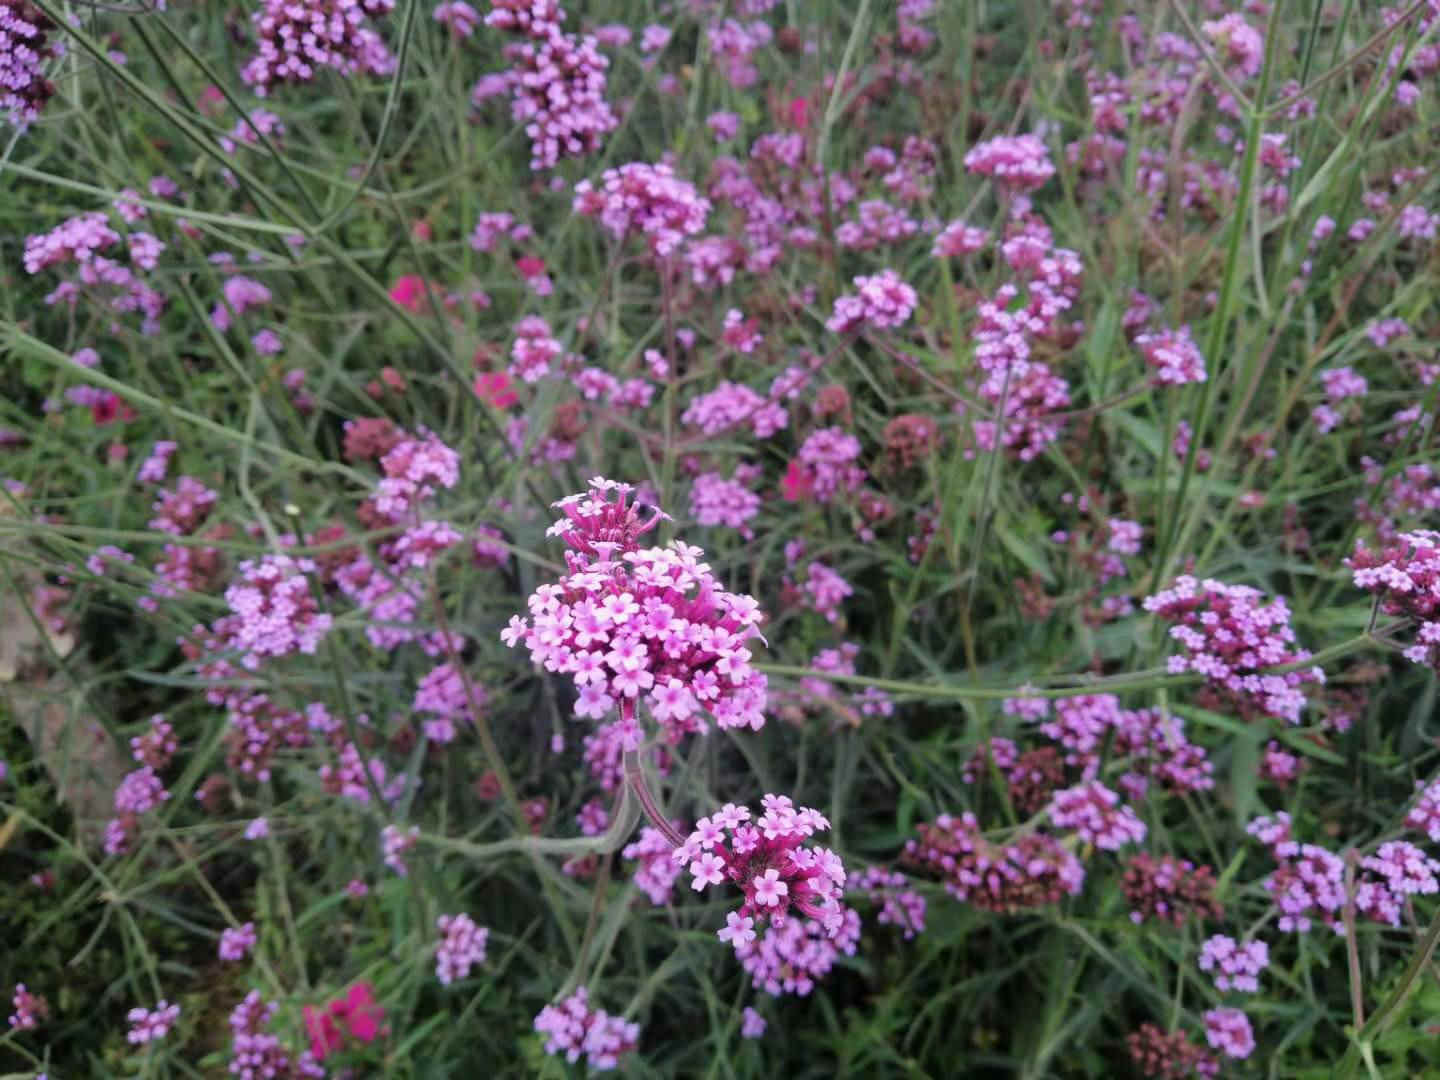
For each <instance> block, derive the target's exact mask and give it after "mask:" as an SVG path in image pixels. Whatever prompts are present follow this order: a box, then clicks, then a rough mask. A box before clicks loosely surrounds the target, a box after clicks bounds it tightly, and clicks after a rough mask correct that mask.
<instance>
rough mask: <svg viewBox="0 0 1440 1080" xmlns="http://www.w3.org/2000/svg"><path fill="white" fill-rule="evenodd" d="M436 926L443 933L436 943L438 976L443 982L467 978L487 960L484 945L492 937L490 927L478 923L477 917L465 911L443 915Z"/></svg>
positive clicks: (444, 983) (445, 984)
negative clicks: (477, 966) (475, 918)
mask: <svg viewBox="0 0 1440 1080" xmlns="http://www.w3.org/2000/svg"><path fill="white" fill-rule="evenodd" d="M435 926H436V928H437V929H438V930H439V931H440V933H441V935H442V937H441V939H440V943H439V944H438V945H437V946H436V947H435V977H436V978H437V979H439V980H440V983H441V985H442V986H449V985H450V984H451V983H452V982H454V981H455V980H456V979H463V978H465V977H466V976H467V975H469V974H470V969H471V968H472V967H474V966H475V965H476V964H483V963H485V948H486V945H487V944H488V942H489V940H490V931H489V930H488V929H487V928H485V927H483V926H476V925H475V920H474V919H472V918H470V916H469V915H466V914H464V913H463V912H462V913H461V914H459V915H441V916H440V917H439V918H438V919H437V920H435Z"/></svg>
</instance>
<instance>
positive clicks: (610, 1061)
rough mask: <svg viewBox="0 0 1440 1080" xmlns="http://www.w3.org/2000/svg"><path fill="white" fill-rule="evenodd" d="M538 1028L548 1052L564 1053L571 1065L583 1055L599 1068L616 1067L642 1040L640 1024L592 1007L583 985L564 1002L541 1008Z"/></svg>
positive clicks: (536, 1022)
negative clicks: (621, 1056) (623, 1056)
mask: <svg viewBox="0 0 1440 1080" xmlns="http://www.w3.org/2000/svg"><path fill="white" fill-rule="evenodd" d="M535 1030H536V1031H537V1032H539V1033H540V1034H541V1035H544V1036H545V1052H546V1053H547V1054H564V1055H565V1060H566V1061H568V1062H570V1063H571V1064H572V1065H573V1064H574V1063H575V1062H577V1061H579V1060H580V1058H581V1057H582V1056H583V1057H585V1059H586V1062H587V1064H588V1065H589V1066H590V1068H592V1069H596V1070H608V1069H613V1068H615V1066H616V1065H618V1064H619V1063H620V1055H621V1054H626V1053H629V1052H630V1051H632V1050H634V1049H635V1047H636V1046H637V1045H638V1044H639V1041H640V1025H639V1024H635V1023H631V1022H628V1021H626V1020H624V1019H622V1018H621V1017H618V1016H611V1015H610V1014H609V1013H607V1012H606V1011H605V1010H604V1009H592V1008H591V1007H590V995H589V992H588V991H587V990H586V989H585V987H583V986H581V987H579V988H578V989H576V991H575V992H574V993H573V994H571V995H570V996H569V997H568V998H566V999H565V1000H564V1001H561V1002H559V1003H558V1004H555V1005H546V1006H545V1008H543V1009H541V1010H540V1013H539V1015H538V1016H536V1017H535Z"/></svg>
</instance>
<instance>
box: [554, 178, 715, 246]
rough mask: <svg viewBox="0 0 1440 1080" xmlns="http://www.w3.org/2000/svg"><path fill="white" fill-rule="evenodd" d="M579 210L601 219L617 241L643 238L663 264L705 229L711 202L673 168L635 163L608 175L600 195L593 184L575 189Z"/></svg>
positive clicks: (585, 183)
mask: <svg viewBox="0 0 1440 1080" xmlns="http://www.w3.org/2000/svg"><path fill="white" fill-rule="evenodd" d="M574 209H575V212H576V213H577V214H579V215H581V216H582V217H593V218H597V219H598V220H599V222H600V224H602V225H604V226H605V228H607V229H609V230H610V232H611V233H612V234H613V235H614V236H615V238H616V239H617V240H622V241H623V240H624V239H625V238H626V237H627V236H629V235H631V234H632V233H639V234H640V235H642V236H644V237H645V241H646V243H647V244H649V246H650V250H651V252H652V253H653V254H654V255H656V256H657V257H659V258H664V257H665V256H668V255H673V254H674V253H675V252H676V251H677V250H678V249H679V247H680V245H681V244H682V243H684V241H685V239H686V237H690V236H694V235H696V234H697V233H699V232H700V231H701V230H702V229H704V228H705V218H706V217H707V216H708V215H709V213H710V200H709V199H707V198H705V197H704V196H703V195H700V194H699V193H698V192H696V190H695V185H693V184H691V183H690V182H689V181H687V180H681V179H680V178H679V177H677V176H676V175H675V170H674V169H672V168H671V167H670V166H669V165H665V164H660V165H647V164H645V163H644V162H641V161H632V162H631V163H630V164H628V165H621V166H620V167H619V168H618V169H606V170H605V173H604V175H603V176H602V177H601V179H600V187H599V188H598V189H597V188H596V187H595V186H594V185H593V184H591V183H590V181H589V180H581V181H580V182H579V183H578V184H576V185H575V203H574Z"/></svg>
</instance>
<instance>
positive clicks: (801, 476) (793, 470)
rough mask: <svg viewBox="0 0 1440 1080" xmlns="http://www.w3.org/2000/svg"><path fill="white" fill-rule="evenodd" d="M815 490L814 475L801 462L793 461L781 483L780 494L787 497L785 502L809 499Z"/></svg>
mask: <svg viewBox="0 0 1440 1080" xmlns="http://www.w3.org/2000/svg"><path fill="white" fill-rule="evenodd" d="M814 489H815V476H814V474H813V473H812V472H811V471H810V470H809V469H807V468H806V467H805V466H804V465H801V464H800V462H799V461H796V460H793V459H792V460H791V462H790V466H789V467H788V468H787V469H786V470H785V476H784V478H783V479H782V480H781V481H780V494H781V495H783V496H784V497H785V501H786V502H799V501H800V500H801V499H808V498H809V497H810V493H811V492H812V491H814Z"/></svg>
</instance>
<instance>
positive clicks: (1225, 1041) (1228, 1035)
mask: <svg viewBox="0 0 1440 1080" xmlns="http://www.w3.org/2000/svg"><path fill="white" fill-rule="evenodd" d="M1205 1040H1206V1041H1207V1042H1208V1043H1209V1044H1210V1045H1211V1047H1213V1048H1214V1049H1216V1050H1219V1051H1220V1052H1221V1053H1222V1054H1224V1055H1225V1056H1226V1057H1231V1058H1247V1057H1249V1056H1250V1054H1251V1052H1253V1051H1254V1049H1255V1033H1254V1031H1252V1030H1251V1028H1250V1020H1249V1018H1248V1017H1247V1016H1246V1015H1245V1014H1244V1013H1243V1012H1241V1011H1240V1010H1239V1009H1211V1010H1210V1011H1209V1012H1207V1013H1206V1014H1205Z"/></svg>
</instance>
